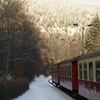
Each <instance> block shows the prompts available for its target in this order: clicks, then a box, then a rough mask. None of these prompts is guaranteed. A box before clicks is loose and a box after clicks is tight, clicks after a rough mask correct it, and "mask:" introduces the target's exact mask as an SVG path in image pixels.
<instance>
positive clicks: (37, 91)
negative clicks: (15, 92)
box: [13, 76, 74, 100]
mask: <svg viewBox="0 0 100 100" xmlns="http://www.w3.org/2000/svg"><path fill="white" fill-rule="evenodd" d="M49 78H50V77H48V78H45V77H44V76H40V77H39V78H36V79H35V81H33V82H32V83H30V87H29V90H28V91H26V92H25V93H24V94H23V95H21V96H19V97H18V98H15V99H13V100H74V99H72V98H71V97H70V96H69V95H67V94H66V93H64V92H62V91H61V90H59V89H57V88H56V87H54V86H52V85H51V84H50V83H48V79H49Z"/></svg>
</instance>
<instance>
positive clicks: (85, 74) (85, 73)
mask: <svg viewBox="0 0 100 100" xmlns="http://www.w3.org/2000/svg"><path fill="white" fill-rule="evenodd" d="M84 79H87V63H84Z"/></svg>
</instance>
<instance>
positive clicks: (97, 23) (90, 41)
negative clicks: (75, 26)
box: [84, 15, 100, 53]
mask: <svg viewBox="0 0 100 100" xmlns="http://www.w3.org/2000/svg"><path fill="white" fill-rule="evenodd" d="M92 24H93V27H91V28H90V30H89V34H88V36H87V38H86V43H85V45H84V52H85V53H87V52H90V51H93V50H95V49H96V44H97V37H98V36H99V34H100V19H99V17H98V15H97V16H96V17H95V18H94V19H93V22H92Z"/></svg>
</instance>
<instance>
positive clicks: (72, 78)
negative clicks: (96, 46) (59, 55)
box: [51, 50, 100, 100]
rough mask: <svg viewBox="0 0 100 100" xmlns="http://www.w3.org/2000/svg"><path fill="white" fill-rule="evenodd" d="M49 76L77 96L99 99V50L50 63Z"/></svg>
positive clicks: (91, 99)
mask: <svg viewBox="0 0 100 100" xmlns="http://www.w3.org/2000/svg"><path fill="white" fill-rule="evenodd" d="M51 76H52V83H54V84H56V85H57V86H58V85H59V87H63V88H65V89H67V90H69V91H71V92H73V93H74V94H75V95H76V96H78V97H79V96H81V97H84V98H86V99H88V100H100V50H96V51H93V52H90V53H87V54H83V55H80V56H78V57H74V58H71V59H68V60H64V61H61V62H59V63H57V64H54V65H52V66H51ZM78 97H77V98H78Z"/></svg>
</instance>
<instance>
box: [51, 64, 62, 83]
mask: <svg viewBox="0 0 100 100" xmlns="http://www.w3.org/2000/svg"><path fill="white" fill-rule="evenodd" d="M51 72H52V73H51V74H52V82H53V83H55V84H56V85H59V83H60V77H59V75H60V73H59V64H54V65H53V66H52V67H51Z"/></svg>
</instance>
